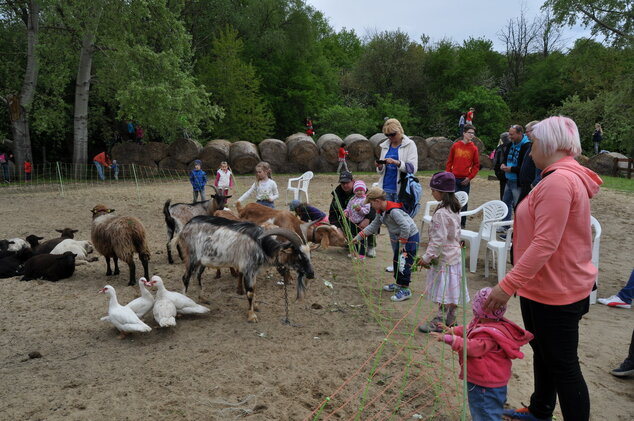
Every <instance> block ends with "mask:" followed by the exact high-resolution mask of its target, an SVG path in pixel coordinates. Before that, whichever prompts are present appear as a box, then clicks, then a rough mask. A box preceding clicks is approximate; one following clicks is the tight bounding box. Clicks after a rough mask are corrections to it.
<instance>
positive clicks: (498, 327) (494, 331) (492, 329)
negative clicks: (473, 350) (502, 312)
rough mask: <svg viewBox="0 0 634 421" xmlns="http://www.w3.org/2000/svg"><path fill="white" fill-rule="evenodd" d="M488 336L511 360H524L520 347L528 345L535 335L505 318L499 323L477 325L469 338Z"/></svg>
mask: <svg viewBox="0 0 634 421" xmlns="http://www.w3.org/2000/svg"><path fill="white" fill-rule="evenodd" d="M482 335H488V336H490V337H491V338H493V340H495V342H497V344H498V345H499V346H500V348H502V350H503V351H504V353H505V354H506V356H507V357H508V358H509V359H516V358H519V359H522V358H524V353H523V352H522V351H520V347H521V346H523V345H526V344H527V343H529V342H530V341H531V340H532V339H533V334H532V333H530V332H529V331H527V330H524V329H522V328H521V327H520V326H518V325H517V324H515V323H513V322H512V321H510V320H508V319H506V318H503V319H502V320H500V321H499V322H488V323H484V324H480V325H477V326H476V327H475V328H474V329H473V330H472V331H471V332H470V333H469V337H479V336H482Z"/></svg>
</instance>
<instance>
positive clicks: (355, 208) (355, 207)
mask: <svg viewBox="0 0 634 421" xmlns="http://www.w3.org/2000/svg"><path fill="white" fill-rule="evenodd" d="M359 208H361V206H359V205H352V209H354V210H359Z"/></svg>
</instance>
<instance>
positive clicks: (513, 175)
mask: <svg viewBox="0 0 634 421" xmlns="http://www.w3.org/2000/svg"><path fill="white" fill-rule="evenodd" d="M529 145H530V141H529V140H528V137H527V136H526V135H524V137H523V138H522V140H521V141H520V142H519V143H513V144H512V145H511V147H510V148H509V151H508V154H507V155H506V166H507V167H511V171H509V172H507V173H506V179H507V180H517V176H518V174H519V173H520V169H521V168H522V162H523V161H524V155H526V149H527V148H528V147H529Z"/></svg>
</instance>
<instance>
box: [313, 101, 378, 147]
mask: <svg viewBox="0 0 634 421" xmlns="http://www.w3.org/2000/svg"><path fill="white" fill-rule="evenodd" d="M313 123H314V125H315V128H316V131H317V132H318V133H321V134H324V133H334V134H336V135H337V136H339V137H341V138H342V139H343V138H344V137H346V136H348V135H349V134H352V133H360V134H362V135H364V136H366V137H367V136H371V135H373V134H374V133H376V132H377V129H376V120H373V119H372V118H370V113H369V112H368V110H367V109H366V108H363V107H360V106H344V105H333V106H331V107H328V108H325V109H323V110H322V111H321V112H320V113H319V116H318V118H315V121H313Z"/></svg>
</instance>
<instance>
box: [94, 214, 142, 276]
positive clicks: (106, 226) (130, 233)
mask: <svg viewBox="0 0 634 421" xmlns="http://www.w3.org/2000/svg"><path fill="white" fill-rule="evenodd" d="M91 212H92V231H91V235H90V236H91V239H92V244H93V246H94V248H95V250H97V251H98V252H99V253H101V254H102V255H103V256H104V257H105V258H106V266H107V270H106V276H110V275H113V274H114V275H118V274H119V259H121V260H123V261H124V262H126V263H127V264H128V268H129V269H130V282H129V283H128V285H134V284H136V276H135V275H136V274H135V270H136V266H135V265H134V253H138V254H139V259H140V260H141V264H142V265H143V274H144V276H145V278H146V279H147V278H149V277H150V274H149V270H148V262H149V260H150V249H149V247H148V244H147V239H146V234H145V227H144V226H143V224H142V223H141V221H140V220H139V219H138V218H135V217H133V216H116V215H113V212H114V209H109V208H107V207H106V206H105V205H97V206H95V207H94V208H92V210H91ZM111 258H112V259H113V260H114V273H113V272H112V269H110V259H111Z"/></svg>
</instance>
